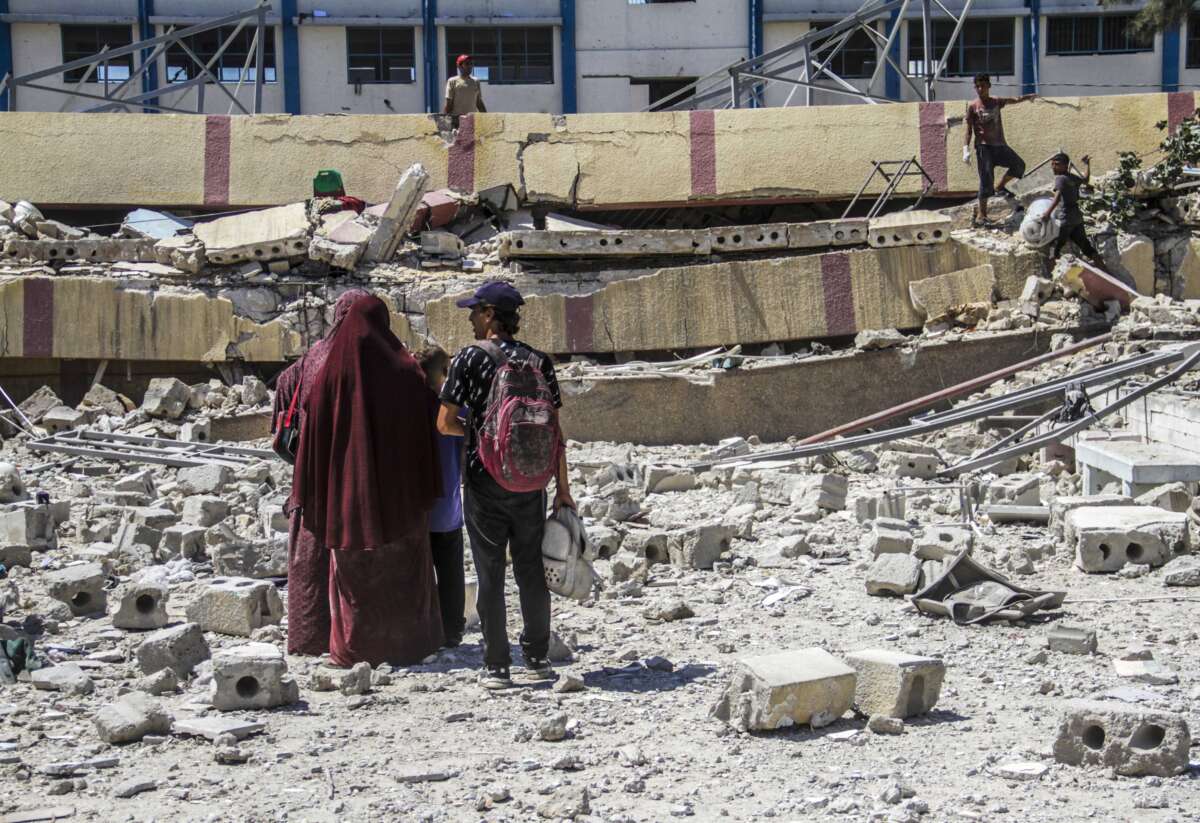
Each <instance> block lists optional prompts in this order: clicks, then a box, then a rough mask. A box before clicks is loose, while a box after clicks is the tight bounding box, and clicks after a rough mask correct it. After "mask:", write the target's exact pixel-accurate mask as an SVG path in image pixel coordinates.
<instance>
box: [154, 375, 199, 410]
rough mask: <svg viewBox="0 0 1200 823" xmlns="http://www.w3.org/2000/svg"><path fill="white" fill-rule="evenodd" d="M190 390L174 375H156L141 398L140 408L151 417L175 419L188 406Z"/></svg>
mask: <svg viewBox="0 0 1200 823" xmlns="http://www.w3.org/2000/svg"><path fill="white" fill-rule="evenodd" d="M191 394H192V390H191V389H189V388H188V386H187V384H186V383H184V382H183V381H182V380H178V379H177V378H174V377H156V378H154V379H153V380H151V381H150V387H149V388H148V389H146V395H145V397H144V398H143V399H142V410H143V411H145V412H146V414H148V415H150V416H151V417H162V418H166V419H168V420H176V419H178V418H179V416H180V415H182V414H183V412H184V410H185V409H186V408H187V406H188V399H189V398H190V397H191Z"/></svg>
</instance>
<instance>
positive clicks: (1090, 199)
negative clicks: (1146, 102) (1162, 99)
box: [1081, 118, 1200, 229]
mask: <svg viewBox="0 0 1200 823" xmlns="http://www.w3.org/2000/svg"><path fill="white" fill-rule="evenodd" d="M1155 127H1156V128H1158V129H1159V130H1160V131H1165V130H1166V128H1167V121H1165V120H1163V121H1160V122H1158V123H1156V124H1155ZM1158 148H1159V152H1160V153H1161V154H1162V159H1161V160H1160V161H1159V162H1158V163H1157V164H1155V165H1154V166H1153V167H1151V168H1150V169H1147V170H1146V171H1144V172H1143V171H1142V160H1141V158H1140V157H1138V156H1137V155H1136V154H1134V153H1133V152H1131V151H1125V152H1121V154H1120V156H1119V162H1118V164H1117V169H1116V171H1115V172H1113V173H1112V174H1110V175H1106V176H1105V178H1104V179H1103V181H1102V182H1101V183H1100V184H1099V185H1097V186H1095V187H1094V189H1093V192H1092V194H1090V195H1088V196H1087V197H1085V198H1083V202H1082V204H1081V205H1082V207H1083V210H1084V212H1085V213H1087V214H1088V216H1090V217H1094V218H1096V219H1097V220H1107V222H1108V223H1109V224H1110V225H1112V226H1113V227H1114V228H1118V229H1124V228H1127V227H1128V226H1129V224H1130V223H1131V222H1133V219H1134V217H1136V216H1137V212H1138V208H1139V205H1138V199H1137V197H1136V196H1135V192H1137V190H1138V188H1139V184H1141V185H1143V186H1144V185H1146V184H1147V183H1148V182H1149V180H1152V181H1153V186H1154V188H1156V189H1170V188H1171V187H1172V186H1175V185H1177V184H1179V183H1181V182H1184V180H1185V179H1187V178H1185V175H1184V173H1183V170H1184V168H1185V167H1187V166H1195V165H1196V164H1197V163H1198V162H1200V121H1197V120H1195V119H1194V118H1188V119H1187V120H1184V121H1183V122H1182V123H1180V124H1179V128H1177V129H1176V130H1175V133H1174V134H1169V135H1167V136H1166V137H1165V138H1163V141H1162V142H1161V143H1160V144H1159V147H1158ZM1148 178H1149V180H1148Z"/></svg>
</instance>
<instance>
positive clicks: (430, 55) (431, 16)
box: [421, 0, 442, 112]
mask: <svg viewBox="0 0 1200 823" xmlns="http://www.w3.org/2000/svg"><path fill="white" fill-rule="evenodd" d="M421 17H422V23H421V35H422V37H421V39H422V41H423V42H424V49H425V111H427V112H439V111H441V110H442V106H441V99H440V96H439V94H438V92H439V91H440V89H439V88H438V74H439V72H438V36H437V0H421Z"/></svg>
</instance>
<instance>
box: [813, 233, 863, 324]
mask: <svg viewBox="0 0 1200 823" xmlns="http://www.w3.org/2000/svg"><path fill="white" fill-rule="evenodd" d="M821 290H822V292H823V293H824V296H825V333H826V334H827V335H829V336H830V337H837V336H840V335H845V334H854V333H855V332H856V331H858V328H857V324H856V323H855V321H854V288H853V286H852V285H851V283H850V256H849V255H847V254H845V253H841V252H837V253H834V254H823V255H821Z"/></svg>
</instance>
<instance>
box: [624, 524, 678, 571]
mask: <svg viewBox="0 0 1200 823" xmlns="http://www.w3.org/2000/svg"><path fill="white" fill-rule="evenodd" d="M621 546H622V547H623V548H624V549H625V550H626V551H629V552H633V554H634V556H636V557H643V558H645V559H646V560H647V561H648V562H649V564H650V565H654V564H655V563H670V562H671V554H670V552H669V551H668V549H667V533H666V532H664V531H659V530H657V529H630V530H629V531H628V532H626V533H625V539H624V540H623V541H621Z"/></svg>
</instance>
